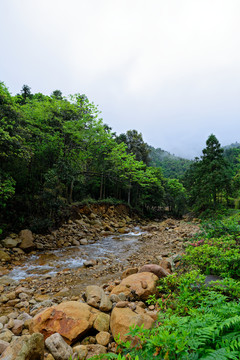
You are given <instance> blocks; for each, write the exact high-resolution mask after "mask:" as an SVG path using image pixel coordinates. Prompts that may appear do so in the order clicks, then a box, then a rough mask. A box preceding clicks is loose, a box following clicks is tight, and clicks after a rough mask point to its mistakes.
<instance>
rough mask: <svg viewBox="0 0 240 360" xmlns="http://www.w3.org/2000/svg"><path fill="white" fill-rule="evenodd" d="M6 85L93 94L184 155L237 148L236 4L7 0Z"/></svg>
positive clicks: (122, 126)
mask: <svg viewBox="0 0 240 360" xmlns="http://www.w3.org/2000/svg"><path fill="white" fill-rule="evenodd" d="M0 33H1V41H0V52H1V56H0V81H3V82H4V83H5V84H6V85H7V87H8V88H9V90H10V92H11V93H12V94H16V93H17V92H20V90H21V88H22V85H23V84H27V85H29V86H30V87H31V90H32V92H33V93H34V92H42V93H44V94H51V92H52V91H53V90H55V89H60V90H61V91H62V92H63V94H64V95H68V94H74V93H81V94H86V95H87V96H88V98H89V100H91V101H93V102H94V103H95V104H98V105H99V110H101V111H102V117H103V121H104V122H105V123H107V124H108V125H109V126H111V127H112V129H113V131H116V132H117V133H121V132H126V131H127V130H129V129H136V130H138V131H139V132H141V133H142V134H143V138H144V140H145V141H146V142H147V143H149V144H150V145H153V146H154V147H160V148H162V149H164V150H167V151H169V152H171V153H174V154H176V155H179V156H183V157H189V158H193V157H194V156H198V155H200V154H201V150H202V149H203V148H204V147H205V141H206V139H207V137H208V136H209V135H210V134H211V133H213V134H215V135H216V136H217V138H218V139H219V141H220V143H221V144H222V145H227V144H230V143H233V142H235V141H240V136H239V134H240V121H239V120H240V1H239V0H66V1H65V0H41V1H37V0H0Z"/></svg>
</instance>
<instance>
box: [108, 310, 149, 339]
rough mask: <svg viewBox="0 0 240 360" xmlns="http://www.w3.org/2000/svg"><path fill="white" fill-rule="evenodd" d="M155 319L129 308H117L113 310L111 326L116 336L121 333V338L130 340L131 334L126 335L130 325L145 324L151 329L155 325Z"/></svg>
mask: <svg viewBox="0 0 240 360" xmlns="http://www.w3.org/2000/svg"><path fill="white" fill-rule="evenodd" d="M153 323H154V321H153V319H152V318H151V317H150V316H148V315H146V314H137V313H135V312H134V311H132V310H131V309H129V308H117V307H115V308H114V309H113V311H112V315H111V321H110V328H111V331H112V335H113V337H114V338H116V337H117V336H118V335H120V340H122V341H127V340H130V339H131V338H130V336H129V335H126V334H127V333H128V332H129V326H132V325H138V326H141V325H142V324H144V328H145V329H150V327H151V326H152V325H153Z"/></svg>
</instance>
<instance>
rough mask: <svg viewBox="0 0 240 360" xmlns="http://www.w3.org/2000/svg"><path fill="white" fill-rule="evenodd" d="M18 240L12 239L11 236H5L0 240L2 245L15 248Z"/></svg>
mask: <svg viewBox="0 0 240 360" xmlns="http://www.w3.org/2000/svg"><path fill="white" fill-rule="evenodd" d="M18 242H19V241H18V240H17V239H12V238H11V237H6V238H5V239H3V240H2V244H3V246H4V247H6V248H9V249H12V248H15V247H16V246H17V244H18Z"/></svg>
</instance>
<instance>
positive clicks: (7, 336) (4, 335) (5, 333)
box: [0, 329, 14, 343]
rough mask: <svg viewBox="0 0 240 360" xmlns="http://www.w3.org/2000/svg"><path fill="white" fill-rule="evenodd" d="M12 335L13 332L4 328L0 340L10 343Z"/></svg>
mask: <svg viewBox="0 0 240 360" xmlns="http://www.w3.org/2000/svg"><path fill="white" fill-rule="evenodd" d="M13 335H14V334H13V333H12V332H11V331H10V330H8V329H4V331H3V332H2V333H1V334H0V340H3V341H6V342H8V343H10V342H11V340H12V337H13Z"/></svg>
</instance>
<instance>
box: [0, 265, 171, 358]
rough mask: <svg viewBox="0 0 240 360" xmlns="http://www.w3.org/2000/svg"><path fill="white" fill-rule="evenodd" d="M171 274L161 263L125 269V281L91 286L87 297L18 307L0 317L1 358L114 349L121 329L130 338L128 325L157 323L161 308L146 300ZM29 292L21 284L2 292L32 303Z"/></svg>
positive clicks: (63, 355) (84, 354) (82, 354)
mask: <svg viewBox="0 0 240 360" xmlns="http://www.w3.org/2000/svg"><path fill="white" fill-rule="evenodd" d="M167 275H168V272H167V270H165V269H163V268H162V267H160V266H158V265H154V264H150V265H145V266H144V267H142V268H141V269H139V271H138V269H137V268H133V269H127V270H126V271H125V272H124V273H123V275H122V280H115V282H113V283H112V284H106V285H105V286H103V287H99V286H96V285H91V286H87V288H86V290H85V294H84V296H83V299H84V300H85V301H83V300H82V298H81V297H79V300H75V301H73V300H71V301H65V302H62V303H60V304H53V305H52V306H49V305H48V304H51V302H50V301H49V302H48V303H45V307H44V308H43V303H42V304H41V306H39V307H38V308H34V302H33V304H32V307H31V309H30V308H29V307H28V308H24V307H23V308H20V307H17V308H16V311H14V312H12V313H10V314H8V315H4V316H1V317H0V354H1V353H2V355H1V359H2V360H13V359H18V360H26V359H32V360H33V359H35V360H43V359H46V360H54V359H55V360H60V359H61V360H65V359H66V360H68V359H69V357H70V356H72V358H75V359H77V358H79V359H80V360H81V359H89V358H90V357H91V356H93V355H97V354H104V353H107V352H115V351H116V343H115V341H114V338H115V337H116V336H117V335H118V334H119V335H120V339H121V340H127V339H130V337H129V335H126V334H127V333H128V331H129V326H131V325H134V324H135V325H139V326H141V325H142V324H143V325H144V327H145V328H150V327H151V326H153V325H154V322H155V321H156V320H157V309H156V308H155V307H154V306H153V305H151V306H147V305H146V303H145V301H146V300H147V298H148V297H149V295H153V294H156V292H157V280H158V279H159V277H164V276H167ZM30 295H33V294H31V293H30V292H29V291H27V289H24V288H20V287H18V288H17V289H16V290H15V292H13V294H12V295H10V293H9V294H6V295H4V296H6V300H7V301H9V298H11V297H12V298H13V299H12V300H14V298H15V300H18V299H20V300H23V301H27V302H28V304H29V305H31V299H30ZM17 304H19V302H18V303H17ZM21 305H24V304H21ZM25 305H26V304H25ZM35 305H36V304H35ZM40 308H41V311H40ZM23 310H25V311H23ZM39 311H40V312H39ZM33 314H35V315H34V316H33ZM131 340H132V341H135V339H131Z"/></svg>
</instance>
